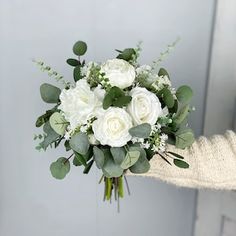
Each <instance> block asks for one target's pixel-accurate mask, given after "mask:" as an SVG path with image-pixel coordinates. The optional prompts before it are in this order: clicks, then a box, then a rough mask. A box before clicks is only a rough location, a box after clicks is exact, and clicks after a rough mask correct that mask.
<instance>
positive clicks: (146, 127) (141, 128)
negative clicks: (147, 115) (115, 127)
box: [129, 123, 152, 138]
mask: <svg viewBox="0 0 236 236" xmlns="http://www.w3.org/2000/svg"><path fill="white" fill-rule="evenodd" d="M151 131H152V128H151V125H150V124H148V123H143V124H141V125H137V126H135V127H133V128H131V129H129V133H130V135H131V136H133V137H138V138H148V137H149V135H150V133H151Z"/></svg>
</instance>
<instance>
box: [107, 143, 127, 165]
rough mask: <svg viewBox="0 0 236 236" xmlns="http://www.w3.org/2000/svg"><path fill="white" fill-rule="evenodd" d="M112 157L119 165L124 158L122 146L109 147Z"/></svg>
mask: <svg viewBox="0 0 236 236" xmlns="http://www.w3.org/2000/svg"><path fill="white" fill-rule="evenodd" d="M110 151H111V154H112V156H113V159H114V161H115V163H116V164H117V165H121V163H122V162H123V161H124V159H125V149H124V148H122V147H112V148H111V149H110Z"/></svg>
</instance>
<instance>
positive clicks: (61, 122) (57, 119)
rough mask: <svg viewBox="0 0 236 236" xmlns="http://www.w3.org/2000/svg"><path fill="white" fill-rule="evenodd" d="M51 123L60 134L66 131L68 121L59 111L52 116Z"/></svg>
mask: <svg viewBox="0 0 236 236" xmlns="http://www.w3.org/2000/svg"><path fill="white" fill-rule="evenodd" d="M49 123H50V126H51V127H52V129H54V131H55V132H56V133H58V134H60V135H63V134H64V133H65V131H66V127H67V126H68V122H67V121H66V119H65V118H64V116H63V115H62V114H61V113H59V112H54V113H53V114H52V115H51V116H50V119H49Z"/></svg>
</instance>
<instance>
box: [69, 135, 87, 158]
mask: <svg viewBox="0 0 236 236" xmlns="http://www.w3.org/2000/svg"><path fill="white" fill-rule="evenodd" d="M70 147H71V149H73V150H74V151H75V152H78V153H79V154H81V155H85V154H86V153H87V152H88V150H89V141H88V137H87V135H86V134H85V133H77V134H75V135H73V136H72V137H71V140H70Z"/></svg>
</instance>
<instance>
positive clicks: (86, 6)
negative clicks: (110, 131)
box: [0, 0, 215, 236]
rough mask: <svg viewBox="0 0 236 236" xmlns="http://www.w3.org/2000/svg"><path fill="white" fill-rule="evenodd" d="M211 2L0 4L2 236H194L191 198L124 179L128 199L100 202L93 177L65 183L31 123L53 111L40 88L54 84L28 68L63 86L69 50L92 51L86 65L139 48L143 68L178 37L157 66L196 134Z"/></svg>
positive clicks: (77, 176)
mask: <svg viewBox="0 0 236 236" xmlns="http://www.w3.org/2000/svg"><path fill="white" fill-rule="evenodd" d="M214 4H215V1H214V0H207V1H205V0H198V1H196V0H179V1H173V0H146V1H137V0H136V1H135V0H129V1H127V0H126V1H125V0H119V1H114V0H87V1H79V0H61V1H58V0H57V1H56V0H47V1H46V0H42V1H32V0H18V1H17V0H10V1H9V0H1V1H0V42H1V43H0V52H1V53H0V79H1V80H0V81H1V87H0V99H1V107H0V109H1V110H0V112H1V116H0V130H1V136H0V155H1V159H0V186H1V196H0V235H3V236H15V235H20V236H21V235H22V236H32V235H34V236H49V235H57V236H67V235H86V236H108V235H113V236H118V235H129V236H144V235H148V236H156V235H159V236H190V235H191V234H192V231H193V225H194V221H195V200H196V192H195V191H194V190H189V189H183V188H176V187H173V186H171V185H166V184H164V183H160V182H158V181H155V180H151V179H143V178H137V177H135V178H129V183H130V187H131V191H132V195H131V196H130V197H129V196H126V197H125V199H124V200H122V202H121V213H120V214H117V212H116V204H113V205H110V204H108V203H103V202H102V194H103V186H102V185H98V184H97V182H98V179H99V178H100V173H99V172H98V171H96V170H95V169H93V170H92V172H91V174H90V175H88V176H84V175H82V173H81V172H82V170H81V169H78V168H72V170H71V173H70V174H69V175H68V176H67V178H66V179H65V180H63V181H57V180H54V179H53V178H52V177H51V176H50V172H49V165H50V163H51V162H52V161H54V160H55V159H57V158H58V157H60V156H61V155H64V151H63V149H58V150H49V151H48V152H47V153H44V152H40V153H38V152H37V151H36V150H35V149H34V147H35V145H36V143H35V142H34V141H33V140H32V137H33V134H34V133H38V132H40V131H39V130H36V129H35V127H34V122H35V119H36V118H37V117H38V116H39V115H40V114H41V113H43V112H44V111H45V109H47V108H48V107H49V106H48V105H47V104H43V102H42V101H41V100H40V96H39V86H40V84H41V83H44V82H49V83H50V82H52V83H54V81H52V80H51V79H50V78H48V77H47V75H46V74H44V73H42V72H40V71H39V70H38V69H37V68H36V67H35V65H34V64H33V63H32V62H31V59H32V58H37V59H43V60H44V61H45V62H47V63H48V64H49V65H51V66H52V67H53V68H55V69H56V70H57V71H58V72H60V73H61V74H63V75H64V76H65V78H66V79H68V80H70V79H72V70H71V68H70V67H69V66H67V65H66V64H65V60H66V59H67V58H68V57H70V56H72V51H71V48H72V45H73V43H74V42H75V41H77V40H79V39H81V40H84V41H86V42H87V43H88V47H89V50H88V53H87V55H86V59H87V61H89V60H97V61H103V60H105V59H108V58H112V57H114V56H115V55H116V54H115V51H114V49H115V48H118V49H123V48H125V47H132V46H135V45H136V43H137V42H138V41H139V40H142V41H143V53H142V55H141V60H140V62H142V63H150V62H151V61H152V60H154V59H156V58H158V56H159V54H160V52H161V51H164V50H165V49H166V45H167V44H169V43H171V42H173V41H174V40H175V39H176V37H178V36H179V37H180V38H181V42H180V43H179V44H178V45H177V47H176V49H174V51H173V52H172V53H171V54H170V55H169V56H168V58H167V59H166V60H165V61H164V62H163V66H165V67H166V68H167V69H168V71H169V72H170V75H171V79H172V81H173V84H174V85H175V86H178V85H181V84H185V83H186V84H189V85H191V86H192V87H193V89H194V91H195V96H194V100H193V104H194V105H195V107H196V108H197V110H196V112H195V113H194V114H193V115H192V118H191V125H192V127H193V128H194V130H195V132H196V134H197V135H200V134H201V132H202V125H203V111H204V102H205V88H206V80H207V74H208V61H209V52H210V40H211V31H212V19H213V13H214Z"/></svg>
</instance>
